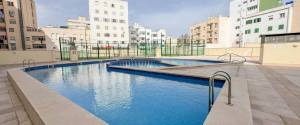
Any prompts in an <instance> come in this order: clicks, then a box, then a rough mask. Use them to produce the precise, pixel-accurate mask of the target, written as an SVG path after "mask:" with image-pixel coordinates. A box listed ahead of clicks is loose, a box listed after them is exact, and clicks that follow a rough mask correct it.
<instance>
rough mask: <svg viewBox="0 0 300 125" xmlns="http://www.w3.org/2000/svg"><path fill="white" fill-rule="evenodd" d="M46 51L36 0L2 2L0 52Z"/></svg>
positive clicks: (1, 0) (7, 0)
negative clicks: (37, 14) (39, 24)
mask: <svg viewBox="0 0 300 125" xmlns="http://www.w3.org/2000/svg"><path fill="white" fill-rule="evenodd" d="M40 49H46V41H45V35H44V33H43V32H42V31H41V30H39V29H38V25H37V17H36V7H35V0H0V50H40Z"/></svg>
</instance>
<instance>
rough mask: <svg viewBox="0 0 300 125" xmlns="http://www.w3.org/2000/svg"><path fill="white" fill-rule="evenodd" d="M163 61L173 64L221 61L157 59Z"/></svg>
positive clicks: (201, 63) (204, 63)
mask: <svg viewBox="0 0 300 125" xmlns="http://www.w3.org/2000/svg"><path fill="white" fill-rule="evenodd" d="M159 60H160V61H161V62H163V63H169V64H173V65H206V64H217V63H222V62H220V61H211V60H187V59H159Z"/></svg>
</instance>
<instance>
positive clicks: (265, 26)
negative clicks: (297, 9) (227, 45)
mask: <svg viewBox="0 0 300 125" xmlns="http://www.w3.org/2000/svg"><path fill="white" fill-rule="evenodd" d="M292 18H293V4H292V3H284V1H282V0H231V1H230V23H231V28H230V29H231V41H232V42H233V44H235V45H236V46H245V44H247V43H258V42H259V41H260V37H259V36H260V35H262V34H274V33H289V32H291V27H293V26H292V23H293V22H292Z"/></svg>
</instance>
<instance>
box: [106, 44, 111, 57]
mask: <svg viewBox="0 0 300 125" xmlns="http://www.w3.org/2000/svg"><path fill="white" fill-rule="evenodd" d="M107 47H108V58H109V59H110V46H109V43H108V46H107Z"/></svg>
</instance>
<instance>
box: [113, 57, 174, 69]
mask: <svg viewBox="0 0 300 125" xmlns="http://www.w3.org/2000/svg"><path fill="white" fill-rule="evenodd" d="M109 66H123V67H135V68H163V67H170V66H174V65H170V64H165V63H161V62H160V61H158V60H154V59H124V60H117V61H112V62H110V63H109Z"/></svg>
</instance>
